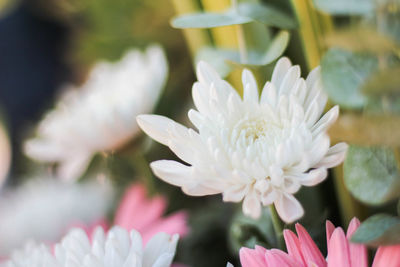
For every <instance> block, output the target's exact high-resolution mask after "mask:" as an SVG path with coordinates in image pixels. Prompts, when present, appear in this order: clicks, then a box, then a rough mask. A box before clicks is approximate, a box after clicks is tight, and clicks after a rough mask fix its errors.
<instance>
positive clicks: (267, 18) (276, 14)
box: [238, 3, 297, 29]
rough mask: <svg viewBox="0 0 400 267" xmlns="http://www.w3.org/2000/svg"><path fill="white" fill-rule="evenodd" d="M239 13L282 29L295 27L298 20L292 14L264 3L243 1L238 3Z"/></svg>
mask: <svg viewBox="0 0 400 267" xmlns="http://www.w3.org/2000/svg"><path fill="white" fill-rule="evenodd" d="M238 13H239V14H240V15H242V16H244V17H249V18H252V19H253V20H255V21H258V22H261V23H263V24H266V25H269V26H275V27H278V28H282V29H293V28H295V27H296V26H297V23H296V21H295V20H294V19H293V18H292V17H291V16H289V15H288V14H286V13H284V12H282V11H280V10H278V9H276V8H275V7H272V6H268V5H264V4H259V3H241V4H239V5H238Z"/></svg>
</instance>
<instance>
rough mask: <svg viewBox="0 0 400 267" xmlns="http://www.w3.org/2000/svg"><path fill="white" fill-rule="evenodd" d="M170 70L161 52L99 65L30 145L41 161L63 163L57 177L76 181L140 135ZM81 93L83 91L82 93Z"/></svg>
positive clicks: (136, 54)
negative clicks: (96, 160) (142, 119)
mask: <svg viewBox="0 0 400 267" xmlns="http://www.w3.org/2000/svg"><path fill="white" fill-rule="evenodd" d="M167 74H168V64H167V60H166V57H165V55H164V52H163V50H162V48H161V47H159V46H151V47H149V48H148V49H147V50H146V51H145V52H144V53H141V52H140V51H138V50H132V51H130V52H128V53H127V54H126V55H125V56H124V57H123V58H122V59H121V60H120V61H119V62H116V63H105V62H102V63H99V64H97V65H96V66H95V67H94V69H93V70H92V72H91V73H90V75H89V78H88V80H87V81H86V83H84V84H83V85H82V86H81V87H80V88H74V87H72V88H69V90H67V92H66V93H65V95H64V96H63V97H62V98H61V100H60V101H59V103H58V104H57V106H56V108H55V109H54V110H52V111H50V112H49V113H48V114H47V115H46V116H45V118H44V119H43V120H42V121H41V123H40V125H39V127H38V129H37V137H35V138H32V139H30V140H28V141H27V142H26V144H25V153H26V154H27V155H28V156H29V157H31V158H33V159H35V160H38V161H45V162H58V163H59V166H58V169H57V170H58V176H59V177H60V178H62V179H64V180H74V179H76V178H78V177H79V176H81V175H82V174H83V172H84V171H85V170H86V168H87V166H88V164H89V162H90V160H91V158H92V156H93V155H94V154H95V153H97V152H102V151H112V150H115V149H118V148H119V147H121V146H122V145H124V144H125V143H127V141H129V140H130V139H131V138H133V137H134V136H135V135H136V134H137V132H138V126H137V123H136V120H135V117H136V115H138V114H140V113H144V112H150V111H152V109H153V107H154V105H155V104H156V102H157V100H158V97H159V95H160V93H161V91H162V88H163V87H164V84H165V82H166V78H167ZM77 89H79V90H77Z"/></svg>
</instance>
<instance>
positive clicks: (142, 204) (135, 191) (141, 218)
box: [114, 185, 167, 232]
mask: <svg viewBox="0 0 400 267" xmlns="http://www.w3.org/2000/svg"><path fill="white" fill-rule="evenodd" d="M166 205H167V203H166V200H165V199H164V198H163V197H160V196H157V197H154V198H152V199H150V200H148V199H147V191H146V188H145V187H144V186H143V185H132V186H131V187H129V188H128V190H127V191H126V192H125V194H124V196H123V199H122V201H121V204H120V205H119V207H118V210H117V212H116V215H115V219H114V224H115V225H119V226H121V227H124V228H125V229H127V230H131V229H136V230H138V231H139V232H141V230H142V229H143V228H144V227H146V226H147V225H148V224H150V223H151V222H153V221H155V220H157V219H158V218H160V217H161V216H162V214H163V213H164V211H165V207H166Z"/></svg>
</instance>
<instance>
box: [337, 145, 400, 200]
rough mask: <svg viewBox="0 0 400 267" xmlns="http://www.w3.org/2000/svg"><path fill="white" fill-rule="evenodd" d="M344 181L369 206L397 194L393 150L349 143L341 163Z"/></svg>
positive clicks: (399, 184) (399, 192)
mask: <svg viewBox="0 0 400 267" xmlns="http://www.w3.org/2000/svg"><path fill="white" fill-rule="evenodd" d="M344 181H345V185H346V187H347V188H348V190H350V192H351V193H352V195H353V196H354V197H356V198H357V199H358V200H360V201H362V202H364V203H367V204H370V205H379V204H384V203H386V202H388V201H390V200H393V199H395V198H397V197H399V195H400V176H399V169H398V166H397V161H396V157H395V154H394V152H393V150H392V149H389V148H383V147H361V146H355V145H351V146H350V148H349V151H348V153H347V158H346V160H345V162H344Z"/></svg>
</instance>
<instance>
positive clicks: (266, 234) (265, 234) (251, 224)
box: [229, 208, 277, 253]
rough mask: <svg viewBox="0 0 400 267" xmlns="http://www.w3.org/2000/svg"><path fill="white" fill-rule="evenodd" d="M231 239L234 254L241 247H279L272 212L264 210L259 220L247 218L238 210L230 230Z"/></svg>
mask: <svg viewBox="0 0 400 267" xmlns="http://www.w3.org/2000/svg"><path fill="white" fill-rule="evenodd" d="M229 239H230V244H231V247H232V250H233V252H234V253H237V252H238V251H239V249H240V248H241V247H249V248H254V246H255V245H260V246H263V247H266V248H274V247H277V240H276V237H275V232H274V227H273V225H272V220H271V216H270V210H269V209H268V208H263V212H262V216H261V217H260V218H259V219H258V220H254V219H252V218H250V217H247V216H245V215H243V212H242V211H241V210H238V211H237V212H236V215H235V216H234V218H233V219H232V222H231V226H230V228H229Z"/></svg>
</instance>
